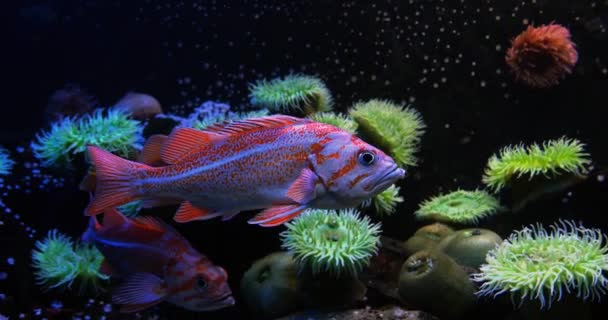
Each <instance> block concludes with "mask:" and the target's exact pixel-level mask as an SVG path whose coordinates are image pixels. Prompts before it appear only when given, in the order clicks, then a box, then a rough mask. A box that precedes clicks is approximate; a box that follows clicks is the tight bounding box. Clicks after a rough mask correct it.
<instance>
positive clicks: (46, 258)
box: [32, 230, 79, 289]
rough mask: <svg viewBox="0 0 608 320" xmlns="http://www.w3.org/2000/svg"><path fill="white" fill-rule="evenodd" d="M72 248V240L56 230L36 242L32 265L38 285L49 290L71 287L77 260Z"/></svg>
mask: <svg viewBox="0 0 608 320" xmlns="http://www.w3.org/2000/svg"><path fill="white" fill-rule="evenodd" d="M73 246H74V243H73V242H72V240H71V239H70V238H69V237H68V236H66V235H64V234H62V233H60V232H58V231H57V230H51V231H49V233H48V235H47V237H46V239H44V240H43V241H36V243H35V249H34V250H32V261H33V262H32V265H33V267H34V268H35V269H36V272H35V275H36V280H37V282H38V284H40V285H42V286H44V287H46V288H49V289H50V288H55V287H60V286H64V285H66V286H71V285H72V282H74V279H76V275H77V274H78V260H79V259H78V256H77V255H76V253H75V252H74V248H73Z"/></svg>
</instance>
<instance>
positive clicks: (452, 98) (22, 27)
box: [0, 0, 608, 319]
mask: <svg viewBox="0 0 608 320" xmlns="http://www.w3.org/2000/svg"><path fill="white" fill-rule="evenodd" d="M2 11H4V12H3V14H2V16H3V18H2V20H3V22H2V23H3V25H4V27H3V28H2V29H3V30H2V31H3V33H4V36H3V40H2V55H3V59H2V62H3V64H4V66H3V67H2V71H1V72H0V76H1V77H2V78H3V79H4V80H3V83H4V85H3V89H4V90H3V94H2V96H3V99H2V107H1V108H0V110H1V112H2V114H1V116H0V145H2V146H4V147H7V148H9V149H11V150H14V148H15V147H17V146H26V145H27V144H28V143H29V141H31V139H32V137H33V136H34V134H35V133H36V132H37V131H38V130H39V129H40V128H43V127H45V126H47V123H46V122H45V118H44V109H45V105H46V103H47V99H48V97H49V95H50V94H51V93H52V92H53V91H54V90H56V89H59V88H61V87H63V86H64V85H65V84H66V83H77V84H80V85H81V86H82V87H83V88H86V89H87V90H88V91H89V92H90V93H91V94H92V95H95V96H96V97H97V98H98V100H99V101H100V104H101V105H103V106H107V105H111V104H112V103H114V102H115V101H117V100H118V99H119V98H120V97H121V96H122V95H123V94H124V93H125V92H127V91H130V90H133V91H138V92H145V93H149V94H151V95H153V96H155V97H156V98H157V99H158V100H159V101H160V102H161V104H162V105H163V107H164V108H165V110H167V111H170V109H171V107H174V108H176V109H179V110H185V109H187V107H188V105H190V106H196V105H198V103H199V102H201V101H205V100H215V101H220V102H226V103H229V104H230V105H232V106H233V108H239V107H246V106H247V102H248V98H247V94H248V90H247V85H248V83H250V82H254V81H255V80H257V79H261V78H271V77H274V76H278V75H285V74H288V73H290V72H301V73H307V74H316V75H318V76H320V77H321V78H322V79H323V80H324V81H325V82H326V83H327V85H328V87H329V89H330V90H331V91H332V93H333V94H334V98H335V102H336V104H335V109H336V110H339V111H346V110H347V109H348V108H349V107H350V106H351V105H352V103H354V102H356V101H359V100H365V99H370V98H386V99H391V100H394V101H398V102H406V103H411V104H412V106H413V107H415V108H416V109H418V110H419V111H420V112H421V114H422V116H423V118H424V121H425V123H426V124H427V126H428V128H427V132H426V134H425V135H424V136H423V138H422V149H421V152H420V153H419V155H420V159H421V163H420V165H419V166H418V167H414V168H410V169H409V172H410V177H409V178H408V179H406V181H404V182H403V183H402V185H401V186H402V193H403V195H404V198H405V203H404V204H403V205H402V206H401V207H400V210H399V212H398V213H397V214H395V215H394V216H392V217H390V218H388V219H385V220H384V221H383V222H384V231H385V234H386V235H389V236H392V237H394V238H398V239H405V238H407V237H408V236H409V235H411V234H412V232H413V231H414V230H415V229H416V228H418V227H420V226H421V225H423V224H424V223H422V222H418V221H416V220H415V219H414V218H413V215H412V213H413V211H415V210H416V208H417V206H418V203H419V202H420V201H422V200H423V199H426V198H428V197H430V196H432V195H435V194H437V193H438V192H440V191H449V190H453V189H456V188H464V189H472V188H477V187H482V185H481V175H482V172H483V168H484V166H485V164H486V162H487V159H488V158H489V156H490V155H491V154H493V153H494V152H496V151H498V150H499V149H500V148H501V147H503V146H505V145H508V144H517V143H519V142H534V141H538V142H540V141H543V140H546V139H552V138H558V137H561V136H563V135H566V136H568V137H572V138H577V139H580V140H581V141H583V142H585V143H586V144H587V149H588V151H589V152H590V153H591V155H592V159H593V160H594V163H596V164H597V167H601V168H605V167H608V148H607V147H606V146H607V144H606V137H607V134H606V132H607V131H606V127H607V124H606V122H607V117H606V115H607V114H608V113H607V112H606V108H608V105H607V103H606V93H607V90H608V34H607V32H606V27H607V26H608V4H607V3H606V2H605V1H564V0H553V1H544V0H539V1H535V3H532V1H506V0H503V1H479V0H472V1H469V0H467V1H457V0H444V1H435V0H427V1H422V0H418V1H415V0H410V1H388V0H384V1H327V0H319V1H219V0H218V1H152V0H148V1H19V3H18V4H10V5H4V7H3V10H2ZM524 21H529V22H532V23H534V24H542V23H549V22H551V21H555V22H557V23H560V24H562V25H564V26H566V27H568V28H569V29H570V30H571V32H572V34H573V41H574V42H575V43H576V44H577V46H578V50H579V55H580V56H579V63H578V64H577V66H576V68H575V70H574V72H573V74H572V75H570V76H569V77H568V78H567V79H565V80H564V81H562V82H561V83H560V85H559V86H556V87H554V88H551V89H544V90H532V89H528V88H526V87H524V86H521V85H519V84H517V83H515V82H514V81H513V78H512V76H511V74H510V73H509V71H508V69H507V68H506V65H505V63H504V54H505V51H506V49H507V48H508V46H509V43H510V39H511V38H512V37H514V36H515V35H517V34H518V33H519V32H521V31H522V30H523V29H525V25H524V24H523V23H524ZM22 158H23V159H22ZM17 160H27V159H26V156H22V157H21V158H19V157H17ZM16 170H17V171H16V172H15V176H17V177H13V178H12V179H17V180H18V179H19V174H22V175H25V174H27V173H28V172H26V171H23V169H19V168H17V169H16ZM19 170H22V171H23V172H20V171H19ZM81 174H82V173H80V172H68V173H63V176H65V178H66V184H65V186H64V187H63V188H60V189H58V190H53V191H52V192H34V193H32V194H30V195H25V194H19V193H18V192H13V193H11V196H10V197H9V198H6V199H3V201H4V202H5V203H6V204H7V205H8V206H9V207H11V208H13V210H14V211H15V212H17V211H18V212H19V213H20V214H21V220H23V221H24V222H25V223H26V225H29V226H33V227H35V228H37V229H38V230H39V236H42V234H43V233H46V230H47V229H49V228H52V227H57V228H59V229H60V230H62V231H64V232H66V233H68V234H70V235H72V236H78V235H79V234H80V233H81V232H82V230H83V229H84V227H85V225H86V222H87V219H86V218H85V217H83V216H82V213H81V212H82V209H83V208H84V206H85V205H86V203H87V199H88V198H87V196H86V195H85V194H84V193H82V192H79V191H78V190H77V182H78V180H79V179H80V178H81ZM10 179H11V178H9V180H10ZM568 191H569V192H572V193H571V195H569V196H568V195H567V193H566V192H563V193H560V194H559V195H558V196H557V197H556V198H553V199H546V200H542V201H539V202H536V203H534V204H533V205H531V206H529V207H528V208H526V210H524V211H522V212H520V213H518V214H516V215H513V214H508V215H506V216H501V217H496V218H493V219H489V220H485V221H483V222H482V224H481V226H482V227H487V228H490V229H493V230H495V231H497V232H498V233H499V234H500V235H501V236H506V235H508V234H509V233H510V231H511V230H513V229H514V228H519V227H520V226H522V225H525V224H529V223H533V222H536V221H543V222H553V221H555V220H557V219H558V218H568V219H575V220H581V221H583V222H584V223H585V225H586V226H589V227H599V228H602V229H603V230H604V231H605V232H608V222H607V221H608V220H607V219H606V217H605V215H606V214H608V204H607V202H606V196H607V195H608V187H607V183H606V182H603V183H602V182H599V181H597V180H596V179H589V180H588V181H587V182H585V183H583V184H581V185H578V186H576V187H574V188H571V189H569V190H568ZM563 199H566V200H567V201H562V200H563ZM247 218H248V217H246V216H239V217H237V218H236V219H233V220H232V221H230V222H227V223H221V222H218V221H208V222H195V223H190V224H185V225H180V226H179V230H180V231H182V232H183V233H184V235H185V236H186V237H187V238H188V239H190V241H191V242H192V243H193V245H194V246H195V247H197V248H198V249H199V250H200V251H201V252H203V253H205V254H206V255H208V256H209V257H210V258H211V259H212V260H213V261H214V262H216V263H217V264H219V265H222V266H224V267H225V268H226V269H227V270H228V272H229V274H230V277H231V278H230V282H231V287H232V288H233V291H235V292H237V294H238V291H239V289H238V288H239V285H238V283H239V280H240V277H241V275H242V273H243V272H244V271H245V270H246V269H247V268H248V267H249V265H250V264H251V263H252V262H253V261H254V260H255V259H257V258H260V257H262V256H264V255H265V254H267V253H270V252H272V251H276V250H279V246H280V241H279V238H278V237H277V234H278V232H279V231H280V230H282V228H272V229H265V228H260V227H256V226H250V225H248V224H247V223H246V219H247ZM4 220H6V221H5V224H4V225H2V226H0V229H1V233H0V240H1V241H2V242H0V247H1V248H2V250H1V252H0V258H1V260H0V269H1V270H2V271H3V272H7V274H8V278H7V279H6V280H0V281H1V282H0V293H4V294H7V295H10V296H14V300H11V301H10V303H4V304H0V306H2V308H5V307H7V308H8V309H7V310H9V311H3V310H4V309H3V310H2V311H0V313H5V312H7V313H10V312H13V311H15V310H18V311H21V312H25V313H28V312H29V310H31V308H33V307H34V306H37V305H48V302H49V301H51V300H53V299H55V298H56V297H61V299H62V300H63V301H64V302H65V301H72V300H77V299H76V298H74V297H73V295H72V296H70V294H60V293H53V292H51V293H46V294H43V293H41V292H40V290H39V288H38V287H37V286H35V284H34V283H33V278H32V275H31V272H32V270H31V269H30V268H29V263H30V261H29V255H30V250H31V248H32V246H33V240H31V239H28V238H27V236H26V233H25V232H24V231H23V230H22V228H19V227H17V224H16V223H15V222H14V221H13V220H11V219H10V218H7V219H4ZM11 221H12V222H11ZM7 257H14V258H15V261H16V263H15V265H14V266H8V265H7V264H6V262H5V261H6V259H7ZM237 298H238V297H237ZM165 307H166V308H169V310H171V312H174V314H175V315H176V318H178V317H179V318H180V319H185V318H188V317H198V318H201V319H214V318H227V319H246V318H247V314H246V313H245V311H244V308H233V309H230V310H223V311H220V312H215V313H203V314H200V315H197V316H195V315H193V314H190V313H187V312H184V311H181V310H178V309H177V308H172V307H170V306H167V305H164V306H163V308H165ZM605 309H606V308H605V307H604V306H603V305H601V304H597V305H594V311H595V314H596V316H594V318H597V319H600V318H603V317H601V313H602V311H605ZM604 315H605V313H604Z"/></svg>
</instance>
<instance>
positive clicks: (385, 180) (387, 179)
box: [372, 164, 405, 192]
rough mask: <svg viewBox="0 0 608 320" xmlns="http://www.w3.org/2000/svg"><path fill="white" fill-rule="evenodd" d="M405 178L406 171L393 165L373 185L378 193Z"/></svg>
mask: <svg viewBox="0 0 608 320" xmlns="http://www.w3.org/2000/svg"><path fill="white" fill-rule="evenodd" d="M404 177H405V170H404V169H401V168H399V167H398V166H397V164H393V165H392V166H391V167H390V168H388V170H386V172H385V173H384V174H383V175H382V176H381V177H380V178H378V179H376V181H375V182H374V183H373V184H372V186H373V191H374V192H377V191H380V190H384V189H386V188H388V187H389V186H390V185H391V184H393V183H395V181H397V180H399V179H403V178H404Z"/></svg>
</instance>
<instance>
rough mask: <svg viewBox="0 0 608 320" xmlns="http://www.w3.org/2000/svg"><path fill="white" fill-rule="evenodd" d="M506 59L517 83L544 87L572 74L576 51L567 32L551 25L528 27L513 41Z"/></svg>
mask: <svg viewBox="0 0 608 320" xmlns="http://www.w3.org/2000/svg"><path fill="white" fill-rule="evenodd" d="M505 60H506V62H507V65H509V67H510V68H511V71H512V72H513V73H514V74H515V77H516V78H517V79H518V80H520V81H521V82H523V83H525V84H527V85H529V86H530V87H536V88H547V87H550V86H553V85H556V84H558V83H559V81H560V80H561V79H562V78H564V77H565V76H566V75H567V74H569V73H571V72H572V69H573V68H574V65H575V64H576V62H577V60H578V52H576V47H575V45H574V43H572V41H571V40H570V31H568V29H566V28H565V27H563V26H561V25H559V24H553V23H551V24H549V25H542V26H540V27H533V26H528V28H527V29H526V30H525V31H523V32H522V33H520V34H519V35H518V36H517V37H515V39H513V41H512V43H511V48H509V50H508V51H507V55H506V58H505Z"/></svg>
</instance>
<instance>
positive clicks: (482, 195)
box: [416, 190, 500, 224]
mask: <svg viewBox="0 0 608 320" xmlns="http://www.w3.org/2000/svg"><path fill="white" fill-rule="evenodd" d="M499 209H500V203H499V202H498V200H497V199H496V198H494V197H493V196H491V195H490V194H488V193H487V192H485V191H481V190H475V191H466V190H457V191H454V192H451V193H448V194H445V195H439V196H436V197H433V198H430V199H428V200H426V201H424V202H423V203H421V204H420V208H419V209H418V210H417V211H416V217H417V218H419V219H432V220H435V221H439V222H444V223H457V224H476V223H478V222H479V220H480V219H483V218H485V217H487V216H490V215H492V214H495V213H496V212H498V211H499Z"/></svg>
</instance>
